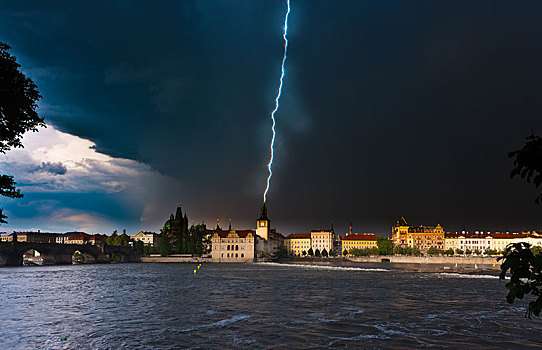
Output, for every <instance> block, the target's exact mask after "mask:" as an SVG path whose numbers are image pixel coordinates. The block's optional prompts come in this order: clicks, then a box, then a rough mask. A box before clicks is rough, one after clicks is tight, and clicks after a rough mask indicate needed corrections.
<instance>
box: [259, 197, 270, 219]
mask: <svg viewBox="0 0 542 350" xmlns="http://www.w3.org/2000/svg"><path fill="white" fill-rule="evenodd" d="M260 220H269V219H268V218H267V208H266V207H265V201H263V204H262V209H261V210H260Z"/></svg>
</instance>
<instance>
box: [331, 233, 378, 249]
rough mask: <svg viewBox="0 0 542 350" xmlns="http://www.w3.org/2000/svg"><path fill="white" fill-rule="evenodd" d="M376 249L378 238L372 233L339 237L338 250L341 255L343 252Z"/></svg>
mask: <svg viewBox="0 0 542 350" xmlns="http://www.w3.org/2000/svg"><path fill="white" fill-rule="evenodd" d="M367 248H378V238H377V237H376V236H375V235H374V234H372V233H363V234H357V233H355V234H347V235H346V236H344V237H341V236H339V249H340V251H341V254H343V252H344V251H345V250H347V251H348V252H350V250H351V249H367Z"/></svg>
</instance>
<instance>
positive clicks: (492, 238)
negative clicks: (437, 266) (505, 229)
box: [445, 232, 542, 254]
mask: <svg viewBox="0 0 542 350" xmlns="http://www.w3.org/2000/svg"><path fill="white" fill-rule="evenodd" d="M520 242H525V243H529V244H530V245H531V246H538V247H542V236H541V235H539V234H537V233H500V232H495V233H490V232H487V233H483V232H475V233H469V232H462V233H446V243H445V249H453V250H454V251H457V250H461V251H463V252H466V251H467V250H470V251H471V252H475V251H479V252H480V253H481V254H485V251H486V250H488V249H491V250H496V251H498V252H501V251H503V250H504V249H506V247H507V246H508V245H509V244H512V243H520Z"/></svg>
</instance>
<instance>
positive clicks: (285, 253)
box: [277, 245, 288, 258]
mask: <svg viewBox="0 0 542 350" xmlns="http://www.w3.org/2000/svg"><path fill="white" fill-rule="evenodd" d="M277 256H278V257H279V258H285V257H287V256H288V249H286V247H285V246H283V245H281V246H280V247H279V251H278V252H277Z"/></svg>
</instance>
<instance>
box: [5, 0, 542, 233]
mask: <svg viewBox="0 0 542 350" xmlns="http://www.w3.org/2000/svg"><path fill="white" fill-rule="evenodd" d="M2 7H3V8H5V11H1V12H0V13H1V14H0V33H2V34H1V36H0V40H5V41H7V42H8V43H9V44H10V45H12V46H13V47H14V53H15V54H16V55H17V56H18V57H20V60H21V62H22V63H23V65H24V66H25V67H28V72H29V74H31V75H32V76H33V77H34V78H35V80H36V81H37V82H38V85H39V87H40V91H41V92H42V94H43V95H44V101H43V103H44V104H43V106H42V112H43V113H44V115H45V116H46V118H47V120H48V121H49V122H51V123H53V124H55V125H56V126H57V127H58V128H60V129H62V130H63V131H67V132H70V133H73V134H75V135H78V136H81V137H84V138H88V139H90V140H92V141H93V142H95V143H96V147H97V150H98V151H100V152H104V153H107V154H110V155H112V156H115V157H124V158H131V159H135V160H138V161H142V162H145V163H148V164H150V165H151V166H153V167H154V168H155V169H157V170H159V171H160V172H161V173H163V174H167V175H171V176H173V177H175V178H177V179H179V180H180V181H181V183H182V184H183V185H184V187H183V190H182V193H179V194H178V197H180V198H182V199H183V201H184V203H187V205H188V207H189V209H190V212H189V213H190V215H191V216H192V217H196V218H205V219H212V218H213V217H216V216H221V217H224V218H225V217H229V216H233V217H234V218H236V217H237V218H239V219H238V221H237V222H239V225H249V224H250V225H252V219H253V217H255V216H256V215H257V206H258V205H259V203H260V201H261V194H262V192H263V190H264V185H265V176H266V168H265V165H266V162H267V158H268V142H269V140H270V130H269V128H270V120H269V112H270V111H271V109H272V107H273V102H274V94H275V92H276V88H277V83H278V77H279V73H280V60H281V58H282V45H283V42H282V37H281V30H282V28H281V26H282V20H283V17H282V16H283V15H284V10H285V5H284V2H283V1H269V2H264V1H205V2H202V1H183V2H173V1H165V2H160V4H159V5H156V4H154V5H151V4H150V3H145V2H125V1H107V2H101V3H98V4H97V3H95V2H93V3H88V4H85V3H80V2H68V1H66V2H54V4H50V3H44V2H35V3H32V2H16V3H9V5H7V4H4V5H3V6H2ZM541 7H542V5H541V4H540V3H539V2H521V3H520V4H519V3H511V2H508V1H495V2H473V1H459V2H457V1H455V2H435V1H425V2H410V1H389V2H361V3H360V2H353V1H333V2H331V1H292V13H291V16H290V26H289V29H290V48H289V50H290V51H289V57H288V61H287V63H286V70H287V75H286V80H285V88H284V91H283V100H282V104H281V108H280V110H279V112H278V114H277V118H278V125H277V130H278V139H277V142H278V143H277V149H276V150H277V154H276V162H275V176H274V177H273V180H272V185H271V191H270V194H269V206H270V214H271V216H272V219H274V222H275V223H276V225H277V226H278V227H279V228H282V231H287V230H289V229H290V228H292V229H297V230H303V231H306V230H307V229H310V227H311V226H322V227H324V226H327V225H329V222H330V221H331V217H334V218H335V223H336V225H335V226H336V227H338V228H339V229H340V230H345V229H346V227H347V224H348V222H350V221H353V222H354V223H355V224H356V225H357V227H358V229H359V230H378V231H387V230H388V227H389V226H390V225H391V224H393V223H394V220H395V219H396V218H397V217H398V216H401V215H405V216H406V217H407V219H411V221H413V222H414V223H421V222H424V223H436V222H440V223H442V224H443V225H444V226H445V228H448V229H450V230H455V229H461V228H462V227H463V226H466V227H468V228H472V229H476V228H484V229H507V228H510V229H511V228H523V227H524V228H528V227H533V226H536V227H538V226H539V221H538V218H539V217H540V210H541V208H539V207H536V206H534V204H533V203H532V201H533V200H534V197H535V192H534V189H532V188H530V187H528V186H527V185H526V184H523V183H519V182H513V181H510V180H509V179H508V173H509V171H510V169H511V163H510V161H509V159H507V156H506V154H507V152H508V151H510V150H513V149H516V148H519V147H520V146H521V144H522V142H523V138H524V136H526V135H527V134H528V133H529V128H530V127H531V126H533V127H534V129H535V131H537V130H538V131H539V132H542V123H541V122H540V116H539V114H540V112H539V111H540V110H541V107H542V106H541V104H542V100H540V98H539V96H540V95H541V92H542V91H541V89H542V88H541V86H542V85H541V84H540V81H541V79H542V69H541V65H540V62H542V60H541V59H542V46H540V36H541V35H542V23H541V22H540V21H539V19H538V14H539V13H540V10H542V9H541ZM172 205H174V203H172ZM164 215H165V216H167V213H164ZM234 222H235V221H234Z"/></svg>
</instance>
